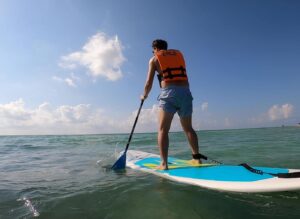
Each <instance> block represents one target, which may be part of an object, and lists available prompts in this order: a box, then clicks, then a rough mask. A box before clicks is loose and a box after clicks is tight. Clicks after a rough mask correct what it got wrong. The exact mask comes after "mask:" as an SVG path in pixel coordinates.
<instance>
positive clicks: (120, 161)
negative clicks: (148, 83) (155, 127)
mask: <svg viewBox="0 0 300 219" xmlns="http://www.w3.org/2000/svg"><path fill="white" fill-rule="evenodd" d="M143 103H144V100H141V105H140V108H139V110H138V113H137V115H136V118H135V121H134V124H133V127H132V130H131V133H130V136H129V139H128V142H127V145H126V148H125V151H124V153H123V154H122V155H121V156H120V157H119V159H118V160H117V161H116V162H115V163H114V165H113V166H112V167H111V168H112V169H113V170H119V169H124V168H125V167H126V153H127V150H128V148H129V144H130V141H131V138H132V135H133V132H134V129H135V126H136V123H137V121H138V118H139V115H140V112H141V109H142V106H143Z"/></svg>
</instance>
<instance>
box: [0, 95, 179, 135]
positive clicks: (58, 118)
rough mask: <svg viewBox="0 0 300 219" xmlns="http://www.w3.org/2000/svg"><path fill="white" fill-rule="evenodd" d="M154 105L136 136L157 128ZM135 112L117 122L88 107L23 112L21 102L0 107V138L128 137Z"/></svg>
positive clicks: (147, 110)
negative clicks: (17, 135) (26, 136)
mask: <svg viewBox="0 0 300 219" xmlns="http://www.w3.org/2000/svg"><path fill="white" fill-rule="evenodd" d="M158 109H159V107H158V106H157V105H153V106H152V107H150V108H144V109H142V111H141V114H140V117H139V121H138V123H137V127H136V132H155V131H157V127H158ZM136 114H137V111H134V112H132V113H131V114H130V115H128V116H126V115H125V116H123V117H119V118H117V117H116V116H113V115H108V114H107V113H106V112H105V111H104V110H103V109H101V108H93V107H92V106H91V105H90V104H78V105H75V106H70V105H62V106H58V107H52V106H51V104H50V103H47V102H45V103H42V104H40V105H39V106H37V107H35V108H31V109H30V108H27V107H26V104H25V102H24V101H23V100H22V99H19V100H17V101H13V102H11V103H7V104H0V121H1V123H0V135H6V134H20V135H22V134H98V133H118V132H122V133H129V132H130V130H131V128H132V126H133V122H134V120H135V117H136ZM179 130H182V129H181V126H180V122H179V119H178V116H174V121H173V123H172V128H171V131H179Z"/></svg>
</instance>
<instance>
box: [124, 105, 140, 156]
mask: <svg viewBox="0 0 300 219" xmlns="http://www.w3.org/2000/svg"><path fill="white" fill-rule="evenodd" d="M143 103H144V100H141V105H140V108H139V110H138V113H137V115H136V118H135V121H134V124H133V127H132V129H131V133H130V136H129V139H128V142H127V145H126V148H125V151H124V154H126V152H127V150H128V148H129V144H130V142H131V138H132V135H133V132H134V129H135V126H136V123H137V121H138V118H139V115H140V112H141V109H142V106H143Z"/></svg>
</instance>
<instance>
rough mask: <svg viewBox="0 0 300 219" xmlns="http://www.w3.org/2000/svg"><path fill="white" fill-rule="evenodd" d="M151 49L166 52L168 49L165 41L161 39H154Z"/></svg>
mask: <svg viewBox="0 0 300 219" xmlns="http://www.w3.org/2000/svg"><path fill="white" fill-rule="evenodd" d="M152 48H157V49H162V50H167V49H168V43H167V41H165V40H162V39H156V40H153V42H152Z"/></svg>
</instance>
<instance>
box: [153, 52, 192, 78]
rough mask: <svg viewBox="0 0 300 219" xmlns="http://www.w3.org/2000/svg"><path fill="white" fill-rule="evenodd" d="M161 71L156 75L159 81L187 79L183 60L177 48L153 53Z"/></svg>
mask: <svg viewBox="0 0 300 219" xmlns="http://www.w3.org/2000/svg"><path fill="white" fill-rule="evenodd" d="M155 57H156V58H157V60H158V63H159V66H160V69H161V73H160V74H159V75H158V77H159V78H160V81H161V80H163V81H165V82H172V81H187V80H188V77H187V75H186V69H185V61H184V58H183V55H182V53H181V52H180V51H179V50H174V49H170V50H160V51H158V52H156V53H155Z"/></svg>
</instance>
